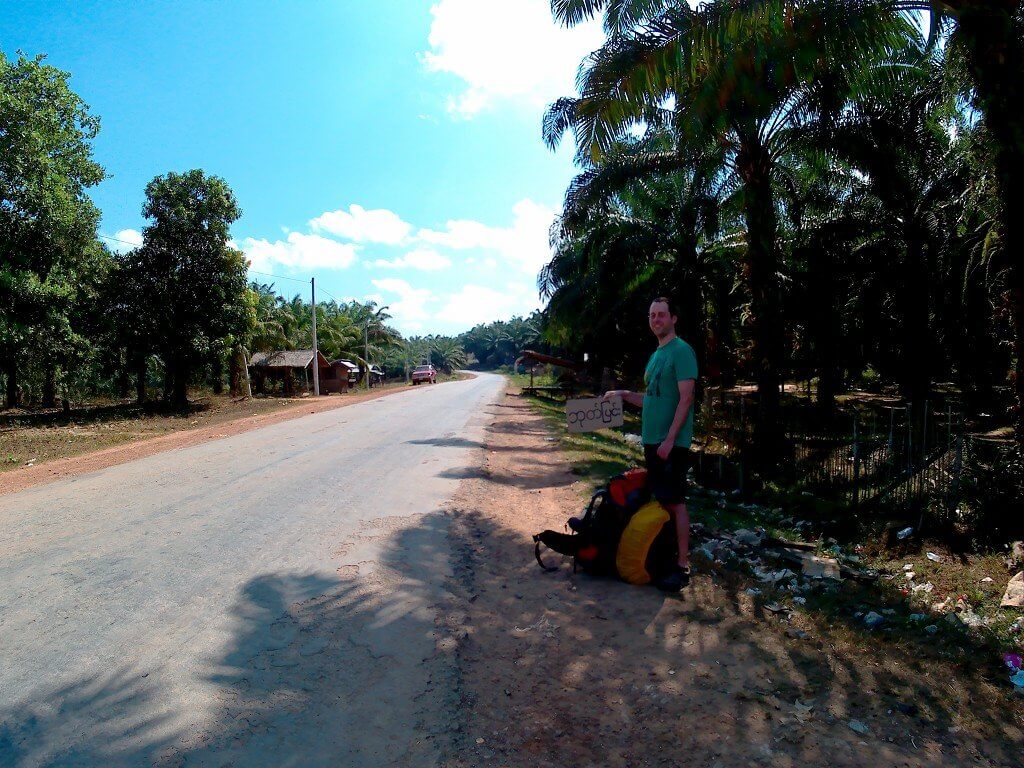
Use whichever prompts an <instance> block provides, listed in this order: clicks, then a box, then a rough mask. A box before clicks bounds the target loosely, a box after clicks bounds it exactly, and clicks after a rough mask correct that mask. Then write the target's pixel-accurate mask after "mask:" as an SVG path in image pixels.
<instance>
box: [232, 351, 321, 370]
mask: <svg viewBox="0 0 1024 768" xmlns="http://www.w3.org/2000/svg"><path fill="white" fill-rule="evenodd" d="M317 356H318V357H319V358H320V367H321V368H327V367H328V365H329V364H328V362H327V359H326V358H325V357H324V356H323V354H322V353H320V352H317ZM311 362H313V350H312V349H284V350H279V351H277V352H257V353H256V354H254V355H253V356H252V357H251V358H250V359H249V365H254V366H255V365H258V366H262V367H265V368H305V367H306V366H307V365H309V364H310V363H311Z"/></svg>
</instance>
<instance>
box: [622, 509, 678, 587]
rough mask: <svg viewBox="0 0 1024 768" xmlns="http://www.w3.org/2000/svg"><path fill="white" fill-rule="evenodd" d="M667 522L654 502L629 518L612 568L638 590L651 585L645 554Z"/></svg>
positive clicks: (663, 510)
mask: <svg viewBox="0 0 1024 768" xmlns="http://www.w3.org/2000/svg"><path fill="white" fill-rule="evenodd" d="M670 519H671V517H670V516H669V514H668V512H666V511H665V508H664V507H663V506H661V504H659V503H658V502H656V501H649V502H647V503H646V504H644V505H643V506H642V507H640V509H638V510H637V511H636V514H634V515H633V517H631V518H630V520H629V524H628V525H627V526H626V530H624V531H623V532H622V538H620V539H619V549H618V551H617V552H616V553H615V568H616V570H617V571H618V572H619V576H621V577H622V579H623V580H624V581H628V582H629V583H630V584H636V585H637V586H639V585H642V584H648V583H650V581H651V574H650V573H648V572H647V554H648V553H649V552H650V551H651V545H652V544H654V540H655V539H656V538H658V534H660V533H661V531H662V529H663V528H664V527H665V524H666V523H667V522H668V521H669V520H670Z"/></svg>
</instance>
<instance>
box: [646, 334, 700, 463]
mask: <svg viewBox="0 0 1024 768" xmlns="http://www.w3.org/2000/svg"><path fill="white" fill-rule="evenodd" d="M696 378H697V356H696V355H695V354H694V353H693V347H691V346H690V345H689V344H687V343H686V342H685V341H683V340H682V339H680V338H678V337H677V338H674V339H672V341H670V342H669V343H668V344H666V345H664V346H662V347H658V348H657V349H656V350H654V354H653V355H651V359H650V360H648V361H647V370H645V371H644V383H645V384H646V385H647V391H646V392H645V393H644V410H643V417H642V419H641V429H640V436H641V438H642V439H643V441H644V444H645V445H659V444H661V443H662V442H663V441H664V440H665V438H666V437H667V436H668V428H669V427H671V426H672V419H674V418H675V416H676V408H677V407H679V382H680V381H686V380H687V379H696ZM691 442H693V406H692V405H691V406H690V412H689V413H688V414H687V415H686V421H685V422H684V423H683V428H682V429H680V430H679V434H678V435H676V442H675V444H676V445H680V446H682V447H684V448H689V447H690V443H691Z"/></svg>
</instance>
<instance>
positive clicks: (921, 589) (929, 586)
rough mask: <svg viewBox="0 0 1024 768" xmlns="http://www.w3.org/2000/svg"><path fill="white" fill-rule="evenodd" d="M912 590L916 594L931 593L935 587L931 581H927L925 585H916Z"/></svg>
mask: <svg viewBox="0 0 1024 768" xmlns="http://www.w3.org/2000/svg"><path fill="white" fill-rule="evenodd" d="M911 589H912V590H913V591H914V592H931V591H932V590H933V589H935V586H934V585H933V584H932V583H931V582H930V581H926V582H925V583H924V584H915V585H914V586H913V587H911Z"/></svg>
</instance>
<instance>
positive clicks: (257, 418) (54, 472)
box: [0, 384, 412, 494]
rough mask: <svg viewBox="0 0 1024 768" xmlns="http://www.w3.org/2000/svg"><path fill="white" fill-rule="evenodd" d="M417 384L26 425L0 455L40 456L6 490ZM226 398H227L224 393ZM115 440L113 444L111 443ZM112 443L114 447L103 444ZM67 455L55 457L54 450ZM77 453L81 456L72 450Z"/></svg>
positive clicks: (5, 482)
mask: <svg viewBox="0 0 1024 768" xmlns="http://www.w3.org/2000/svg"><path fill="white" fill-rule="evenodd" d="M407 389H412V387H407V386H406V385H405V384H394V385H387V386H384V387H381V388H377V389H373V390H371V391H370V392H358V393H356V394H345V395H330V396H325V397H320V398H313V397H309V398H294V399H275V398H265V399H264V398H256V399H250V400H245V401H242V402H239V403H230V401H229V404H225V403H219V407H215V408H211V409H207V410H204V411H199V412H197V413H193V414H190V415H188V416H184V417H182V416H154V417H148V418H135V419H125V420H119V421H114V422H97V423H93V424H89V423H86V424H74V423H73V424H71V425H62V426H53V427H20V428H18V429H16V430H11V431H8V432H6V433H5V434H3V435H2V436H0V437H2V438H3V445H2V448H0V454H2V455H3V457H4V458H6V456H7V455H9V454H10V453H11V452H12V451H14V450H15V446H16V444H18V447H17V450H19V451H20V452H24V450H25V449H26V446H35V447H36V448H37V453H38V455H39V458H40V461H38V462H33V463H32V464H31V465H30V466H19V467H18V468H17V469H9V470H7V471H6V472H3V473H0V494H5V493H15V492H17V491H22V490H25V489H26V488H31V487H33V486H36V485H42V484H44V483H50V482H54V481H56V480H61V479H63V478H66V477H74V476H76V475H82V474H85V473H87V472H95V471H97V470H100V469H105V468H107V467H112V466H115V465H117V464H124V463H125V462H129V461H134V460H136V459H141V458H145V457H146V456H152V455H154V454H156V453H160V452H162V451H170V450H174V449H177V448H187V447H189V446H192V445H198V444H199V443H204V442H208V441H210V440H219V439H220V438H223V437H231V436H232V435H238V434H241V433H242V432H248V431H249V430H252V429H259V428H261V427H267V426H270V425H271V424H278V423H280V422H282V421H287V420H289V419H295V418H298V417H300V416H306V415H308V414H311V413H320V412H321V411H328V410H333V409H335V408H344V407H346V406H349V405H355V404H356V403H362V402H366V401H367V400H375V399H376V398H378V397H385V396H387V395H391V394H394V393H395V392H404V391H406V390H407ZM222 399H224V400H226V399H227V398H222ZM111 442H113V443H115V444H114V445H110V443H111ZM103 445H107V446H109V447H101V448H100V450H96V448H97V447H100V446H103ZM55 453H56V455H58V456H62V457H61V458H53V460H46V459H47V458H50V457H53V456H54V454H55ZM68 454H75V455H68Z"/></svg>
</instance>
